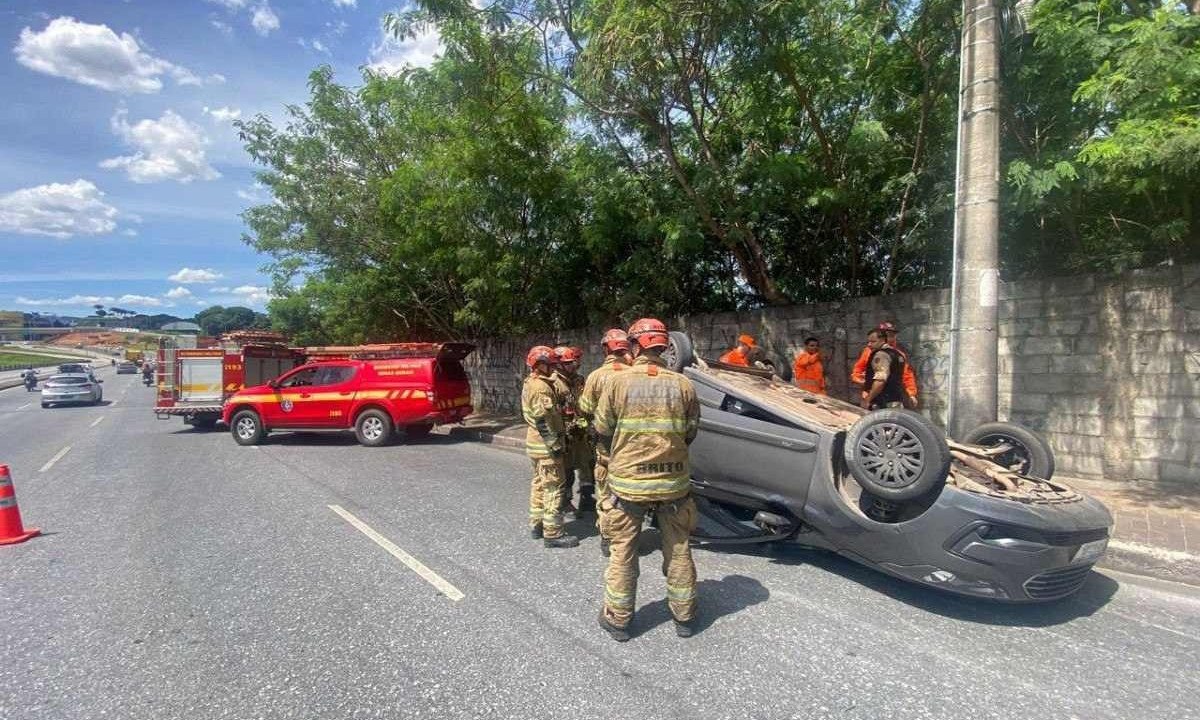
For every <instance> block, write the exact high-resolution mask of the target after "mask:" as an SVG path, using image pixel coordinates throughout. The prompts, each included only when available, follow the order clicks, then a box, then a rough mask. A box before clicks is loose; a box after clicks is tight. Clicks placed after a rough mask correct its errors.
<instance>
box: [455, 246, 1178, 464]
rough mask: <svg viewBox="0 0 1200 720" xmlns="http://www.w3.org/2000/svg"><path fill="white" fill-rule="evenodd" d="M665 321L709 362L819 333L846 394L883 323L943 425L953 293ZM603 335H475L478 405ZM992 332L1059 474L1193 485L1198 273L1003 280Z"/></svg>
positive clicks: (1004, 390) (496, 406)
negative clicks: (739, 342)
mask: <svg viewBox="0 0 1200 720" xmlns="http://www.w3.org/2000/svg"><path fill="white" fill-rule="evenodd" d="M632 319H633V318H630V320H632ZM665 320H666V321H667V322H668V323H669V324H670V325H671V326H672V329H678V330H683V331H685V332H687V333H688V334H689V335H690V336H691V338H692V340H693V342H694V344H695V346H696V351H697V352H698V353H699V354H700V355H701V356H703V357H709V358H715V357H717V356H718V355H720V354H721V353H722V352H724V351H725V350H727V349H728V348H730V347H732V346H733V344H734V343H735V341H736V338H737V336H738V335H739V334H741V333H744V332H745V333H750V334H752V335H754V336H755V337H756V338H757V339H758V341H759V343H760V344H762V345H764V346H765V348H766V349H767V351H768V352H769V353H770V354H771V355H772V356H773V358H774V360H775V363H776V365H777V366H784V365H788V366H790V363H791V359H792V358H793V357H794V356H795V353H796V352H798V351H799V349H800V347H801V345H802V344H803V342H804V338H806V337H808V336H809V335H815V336H816V337H818V338H820V340H821V344H822V346H823V348H824V351H825V353H826V356H827V358H828V360H827V362H826V367H825V370H826V376H827V380H828V386H829V391H830V394H831V395H835V396H838V397H842V398H847V399H849V398H851V395H852V393H851V389H850V386H849V373H850V368H851V366H852V365H853V364H854V360H855V359H856V358H857V356H858V353H859V352H860V351H861V350H862V347H863V343H864V339H865V337H866V333H867V331H868V330H869V329H871V328H872V327H874V326H875V325H877V324H878V323H879V322H880V321H882V320H891V321H893V322H895V323H896V324H897V326H898V327H899V329H900V341H901V345H903V346H904V347H905V348H906V349H907V350H908V352H909V356H910V359H911V361H912V363H913V366H914V368H915V370H916V372H917V378H918V382H919V385H920V395H921V403H922V410H923V412H925V413H926V414H928V415H929V416H930V417H931V418H932V419H933V420H934V421H935V422H938V423H939V424H944V422H945V419H946V418H945V414H946V392H947V381H948V377H949V362H950V359H949V355H950V341H949V323H950V296H949V291H948V290H944V289H941V290H921V291H916V292H908V293H900V294H896V295H890V296H885V297H867V298H855V299H851V300H846V301H841V302H828V303H818V304H815V305H802V306H788V307H779V308H764V309H761V310H754V311H749V312H737V313H717V314H707V315H693V316H689V317H684V318H673V319H672V318H666V319H665ZM604 329H605V328H600V327H596V328H584V329H577V330H568V331H560V332H548V333H547V334H545V335H540V336H532V337H523V338H501V339H489V340H483V341H481V342H480V343H479V345H480V349H479V351H478V352H477V353H475V354H474V355H472V356H471V357H470V358H468V361H467V365H468V371H469V372H470V374H471V376H472V381H473V388H474V389H473V392H474V394H475V397H474V403H475V406H476V407H477V408H479V409H481V410H490V411H497V412H509V413H516V412H519V405H520V387H521V380H522V378H523V377H524V374H525V365H524V358H525V352H526V351H527V350H528V349H529V347H530V346H531V345H533V344H537V343H547V344H550V343H556V342H557V343H567V344H573V345H579V346H580V347H583V348H584V349H585V353H586V354H585V358H584V369H585V370H590V369H591V368H593V367H595V366H596V364H598V363H599V361H600V352H599V349H598V347H597V345H596V343H597V342H598V340H599V338H600V336H601V335H602V334H603V331H604ZM999 333H1000V358H999V359H1000V378H999V416H1000V419H1002V420H1011V421H1013V422H1019V423H1021V424H1023V425H1027V426H1029V427H1031V428H1033V429H1035V430H1037V431H1039V432H1041V433H1042V434H1044V435H1045V436H1046V438H1047V439H1048V440H1049V441H1050V443H1051V445H1052V446H1053V447H1054V451H1055V455H1056V458H1057V461H1058V468H1059V472H1060V473H1062V474H1064V475H1076V476H1082V477H1108V478H1110V479H1114V480H1126V479H1141V480H1166V481H1181V482H1193V483H1200V265H1188V266H1176V267H1170V268H1154V269H1150V270H1139V271H1135V272H1131V273H1128V274H1125V275H1121V276H1113V277H1099V276H1091V275H1085V276H1078V277H1068V278H1055V279H1050V280H1028V281H1018V282H1010V283H1002V284H1001V288H1000V325H999Z"/></svg>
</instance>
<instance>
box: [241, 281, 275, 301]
mask: <svg viewBox="0 0 1200 720" xmlns="http://www.w3.org/2000/svg"><path fill="white" fill-rule="evenodd" d="M230 292H232V293H233V294H234V295H237V296H239V297H241V298H243V299H245V301H246V302H249V303H254V304H256V305H262V304H264V303H266V302H267V301H268V300H271V299H272V298H274V297H275V296H274V295H272V294H271V291H270V290H269V289H268V288H265V287H259V286H257V285H239V286H238V287H235V288H234V289H233V290H231V291H230Z"/></svg>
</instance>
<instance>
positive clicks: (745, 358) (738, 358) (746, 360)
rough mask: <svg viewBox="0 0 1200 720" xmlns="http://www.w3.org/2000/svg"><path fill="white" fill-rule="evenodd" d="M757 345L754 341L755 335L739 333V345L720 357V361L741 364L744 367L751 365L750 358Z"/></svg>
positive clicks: (727, 363)
mask: <svg viewBox="0 0 1200 720" xmlns="http://www.w3.org/2000/svg"><path fill="white" fill-rule="evenodd" d="M756 347H757V345H755V343H754V337H753V336H751V335H738V341H737V345H736V346H735V347H734V348H733V349H732V350H730V351H729V352H727V353H725V354H724V355H722V356H721V357H720V362H723V363H725V364H726V365H741V366H742V367H749V366H750V358H751V356H752V355H753V353H754V348H756Z"/></svg>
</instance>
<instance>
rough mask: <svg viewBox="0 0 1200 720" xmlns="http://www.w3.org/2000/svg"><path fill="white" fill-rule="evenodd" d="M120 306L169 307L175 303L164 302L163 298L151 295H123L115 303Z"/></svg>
mask: <svg viewBox="0 0 1200 720" xmlns="http://www.w3.org/2000/svg"><path fill="white" fill-rule="evenodd" d="M113 304H114V305H116V306H118V307H124V306H126V305H130V306H132V307H169V306H171V305H173V304H174V303H168V302H163V301H162V300H160V299H158V298H156V297H151V296H149V295H122V296H121V297H119V298H117V299H116V302H114V303H113Z"/></svg>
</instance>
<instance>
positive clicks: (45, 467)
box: [38, 445, 71, 473]
mask: <svg viewBox="0 0 1200 720" xmlns="http://www.w3.org/2000/svg"><path fill="white" fill-rule="evenodd" d="M69 452H71V446H70V445H68V446H66V447H65V448H63V449H62V450H59V451H58V454H57V455H55V456H54V457H52V458H50V462H48V463H46V464H45V465H43V466H42V469H41V470H38V472H40V473H44V472H46V471H47V470H49V469H50V468H52V467H54V463H56V462H58V461H59V460H62V459H63V455H66V454H67V453H69Z"/></svg>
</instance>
